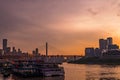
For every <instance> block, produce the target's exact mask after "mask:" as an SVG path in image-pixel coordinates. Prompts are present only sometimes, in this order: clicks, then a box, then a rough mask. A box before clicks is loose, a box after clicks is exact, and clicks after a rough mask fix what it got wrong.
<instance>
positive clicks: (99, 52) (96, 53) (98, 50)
mask: <svg viewBox="0 0 120 80" xmlns="http://www.w3.org/2000/svg"><path fill="white" fill-rule="evenodd" d="M95 55H96V57H100V56H101V51H100V49H99V48H95Z"/></svg>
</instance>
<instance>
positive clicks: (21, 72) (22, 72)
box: [12, 60, 64, 77]
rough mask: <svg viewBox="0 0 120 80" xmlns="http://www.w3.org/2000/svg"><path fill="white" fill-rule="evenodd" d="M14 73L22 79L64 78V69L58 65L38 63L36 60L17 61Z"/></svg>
mask: <svg viewBox="0 0 120 80" xmlns="http://www.w3.org/2000/svg"><path fill="white" fill-rule="evenodd" d="M12 71H13V74H15V75H17V76H22V77H37V76H64V68H63V67H59V65H58V64H55V63H44V62H39V63H38V62H37V61H35V60H17V61H15V64H14V67H13V69H12Z"/></svg>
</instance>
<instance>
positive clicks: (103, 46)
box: [85, 37, 119, 57]
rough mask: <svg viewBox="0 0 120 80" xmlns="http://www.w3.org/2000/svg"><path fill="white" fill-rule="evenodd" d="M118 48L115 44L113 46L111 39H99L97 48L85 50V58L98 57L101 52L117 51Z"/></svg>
mask: <svg viewBox="0 0 120 80" xmlns="http://www.w3.org/2000/svg"><path fill="white" fill-rule="evenodd" d="M117 49H119V46H118V45H117V44H113V39H112V37H108V38H107V39H99V48H93V47H92V48H85V56H86V57H95V56H96V57H100V56H101V55H102V53H103V52H106V51H108V50H109V51H110V50H117Z"/></svg>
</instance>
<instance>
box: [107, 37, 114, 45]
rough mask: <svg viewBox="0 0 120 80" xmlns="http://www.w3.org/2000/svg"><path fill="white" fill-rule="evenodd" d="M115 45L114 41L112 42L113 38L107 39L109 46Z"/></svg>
mask: <svg viewBox="0 0 120 80" xmlns="http://www.w3.org/2000/svg"><path fill="white" fill-rule="evenodd" d="M112 44H113V41H112V37H108V38H107V45H108V46H109V45H112Z"/></svg>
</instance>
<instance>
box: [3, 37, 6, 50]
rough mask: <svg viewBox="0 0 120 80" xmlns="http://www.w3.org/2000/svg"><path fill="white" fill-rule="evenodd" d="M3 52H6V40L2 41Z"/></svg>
mask: <svg viewBox="0 0 120 80" xmlns="http://www.w3.org/2000/svg"><path fill="white" fill-rule="evenodd" d="M3 51H4V52H6V51H7V39H3Z"/></svg>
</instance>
